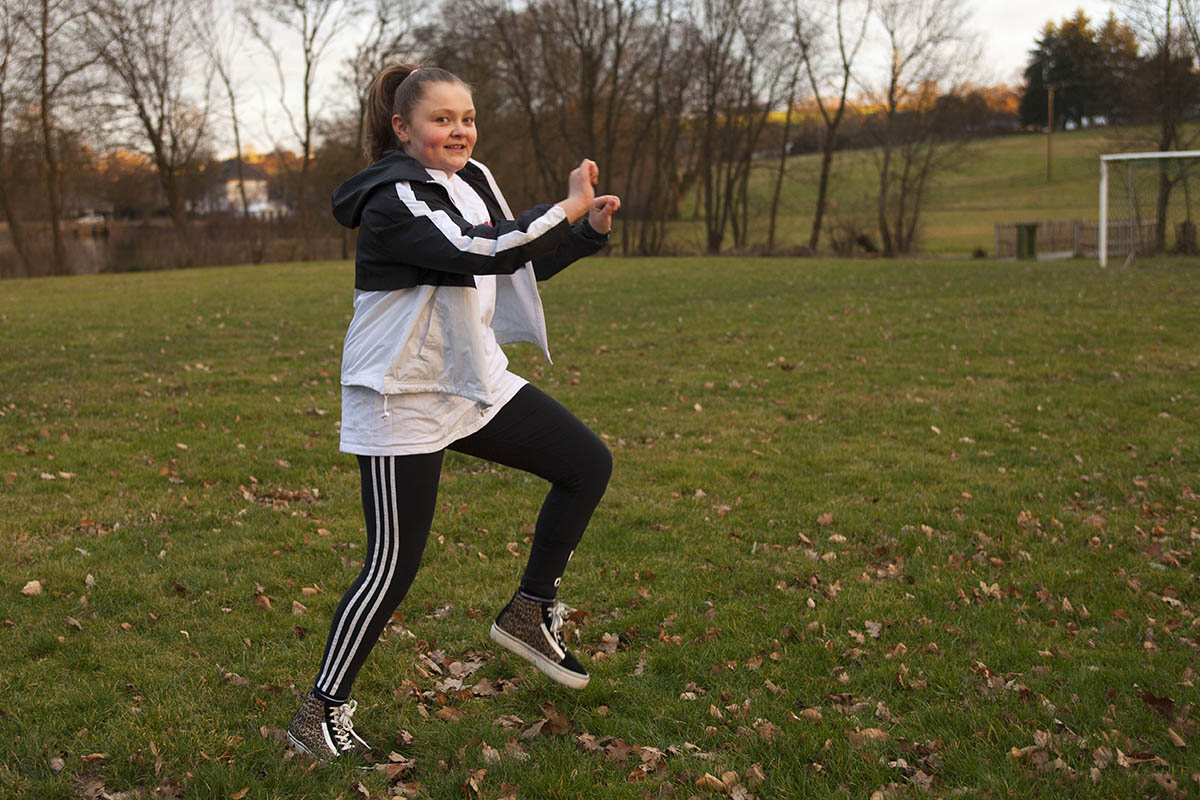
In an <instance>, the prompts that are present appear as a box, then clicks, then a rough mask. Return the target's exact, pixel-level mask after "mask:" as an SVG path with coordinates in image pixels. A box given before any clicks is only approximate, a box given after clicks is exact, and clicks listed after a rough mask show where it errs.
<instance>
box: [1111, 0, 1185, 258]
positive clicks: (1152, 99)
mask: <svg viewBox="0 0 1200 800" xmlns="http://www.w3.org/2000/svg"><path fill="white" fill-rule="evenodd" d="M1121 8H1122V11H1123V13H1124V16H1125V17H1126V19H1127V20H1128V22H1129V24H1130V26H1131V27H1132V28H1133V29H1134V30H1135V31H1136V32H1137V34H1138V37H1139V38H1140V39H1141V40H1142V41H1143V42H1145V43H1146V44H1147V45H1149V48H1150V53H1149V54H1148V55H1147V57H1146V58H1145V60H1144V63H1143V67H1142V70H1141V73H1142V74H1141V76H1140V77H1141V80H1139V81H1135V89H1134V91H1135V92H1136V93H1137V99H1138V102H1139V104H1140V105H1141V106H1142V107H1143V108H1144V110H1145V112H1147V113H1145V114H1144V116H1145V117H1146V118H1147V119H1152V120H1153V122H1154V123H1155V125H1156V130H1155V131H1154V134H1153V137H1152V138H1150V139H1148V140H1145V141H1143V142H1138V141H1137V138H1138V137H1136V136H1135V137H1134V139H1133V140H1132V141H1131V142H1130V143H1136V144H1138V145H1140V146H1141V147H1143V148H1145V147H1152V148H1154V149H1155V150H1159V151H1167V150H1188V149H1191V148H1192V146H1194V144H1195V143H1196V141H1197V139H1200V133H1197V132H1196V131H1195V129H1194V128H1189V127H1188V126H1185V125H1184V124H1183V122H1184V119H1185V117H1186V115H1188V114H1190V113H1191V112H1192V110H1193V109H1194V108H1195V106H1196V104H1197V102H1200V81H1198V79H1197V76H1196V73H1195V58H1196V56H1197V55H1198V54H1200V50H1198V49H1197V38H1196V12H1197V8H1198V5H1197V4H1196V3H1195V1H1194V0H1123V2H1122V3H1121ZM1158 166H1159V170H1158V193H1157V197H1156V199H1155V217H1154V219H1155V227H1154V242H1155V247H1156V248H1157V249H1159V250H1161V249H1163V248H1164V247H1165V246H1166V238H1167V211H1168V208H1169V206H1170V203H1171V193H1172V190H1173V189H1174V187H1175V185H1176V184H1177V183H1178V182H1180V181H1181V180H1184V179H1186V178H1187V177H1188V171H1187V170H1184V171H1182V172H1178V171H1176V172H1172V170H1170V169H1169V165H1168V164H1167V162H1166V161H1165V160H1164V161H1160V162H1159V164H1158Z"/></svg>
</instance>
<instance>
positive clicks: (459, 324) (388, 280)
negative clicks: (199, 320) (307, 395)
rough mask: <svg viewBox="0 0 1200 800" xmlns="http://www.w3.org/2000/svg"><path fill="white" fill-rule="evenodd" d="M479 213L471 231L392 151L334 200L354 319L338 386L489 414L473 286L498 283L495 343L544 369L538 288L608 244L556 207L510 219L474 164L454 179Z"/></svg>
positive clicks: (434, 187)
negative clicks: (513, 346) (485, 219)
mask: <svg viewBox="0 0 1200 800" xmlns="http://www.w3.org/2000/svg"><path fill="white" fill-rule="evenodd" d="M458 177H460V178H462V179H463V180H464V181H466V182H467V183H468V184H469V185H470V186H471V188H473V189H474V190H475V192H476V193H477V194H478V195H479V197H480V198H481V199H482V200H483V202H484V204H485V205H486V206H487V209H488V212H489V215H490V216H491V218H492V219H491V224H485V225H472V224H471V223H469V222H468V221H467V220H466V219H464V218H463V216H462V214H461V213H460V212H459V210H458V209H457V208H456V207H455V206H454V204H453V203H452V202H451V200H450V196H449V194H448V193H447V191H446V189H445V188H444V187H443V186H441V185H440V184H439V183H437V181H435V180H433V178H431V177H430V175H429V173H428V172H427V171H426V170H425V168H424V167H422V166H421V165H420V164H419V163H418V162H417V161H416V160H415V159H413V158H412V157H411V156H409V155H407V154H405V153H403V152H401V151H399V150H389V151H387V152H386V153H385V154H384V157H383V158H382V159H380V160H379V161H378V162H376V163H375V164H372V165H371V166H369V167H367V168H366V169H364V170H363V171H361V172H359V173H358V174H357V175H355V176H354V177H353V178H351V179H350V180H348V181H346V182H345V183H343V184H342V185H341V186H339V187H338V188H337V189H335V190H334V191H333V215H334V217H335V218H336V219H337V220H338V222H340V223H341V224H343V225H345V226H346V227H349V228H358V229H359V232H358V245H357V252H356V254H355V267H354V287H355V297H354V317H353V319H352V320H351V322H350V327H349V329H348V330H347V332H346V341H345V345H344V347H343V352H342V381H341V382H342V384H344V385H353V386H366V387H369V388H371V389H374V390H375V391H377V392H380V393H382V394H384V395H389V394H402V393H408V392H445V393H449V394H455V395H459V396H462V397H467V398H470V399H472V400H474V401H476V402H478V403H480V404H481V405H490V404H491V403H492V392H493V388H494V387H491V386H489V385H487V384H488V381H487V375H488V371H487V365H486V363H485V360H484V358H483V335H484V327H483V321H482V318H481V314H480V309H479V303H478V297H477V293H476V291H475V276H476V275H495V276H497V277H496V312H495V315H494V316H493V318H492V325H491V327H492V330H493V331H494V333H495V336H496V341H497V342H498V343H499V344H501V345H504V344H509V343H511V342H531V343H533V344H536V345H538V347H540V348H541V350H542V352H543V353H544V354H545V356H546V359H547V360H549V359H550V350H549V344H548V341H547V336H546V323H545V317H544V315H543V312H542V303H541V298H540V297H539V296H538V291H537V281H538V280H545V279H547V278H549V277H551V276H552V275H554V274H556V273H558V272H559V271H561V270H562V269H563V268H564V267H566V266H567V265H568V264H570V263H572V262H573V261H576V260H577V259H579V258H582V257H584V256H587V255H591V254H592V253H595V252H597V251H598V250H600V249H601V248H602V247H603V246H604V245H605V244H606V243H607V241H608V237H607V235H604V234H599V233H596V232H595V231H594V230H592V228H591V227H590V226H589V225H588V224H587V222H586V220H585V221H584V222H581V223H579V224H577V225H574V226H572V225H571V224H570V223H569V221H568V220H567V218H566V214H565V213H564V212H563V210H562V209H561V208H559V207H558V206H556V205H539V206H535V207H534V208H532V209H530V210H529V211H526V212H524V213H522V214H521V216H520V217H519V218H514V217H513V214H512V212H511V210H510V209H509V207H508V204H507V203H506V202H505V200H504V196H503V195H502V194H501V193H500V188H499V187H498V186H497V185H496V181H495V178H494V177H492V174H491V172H490V171H489V170H488V169H487V167H485V166H484V165H483V164H481V163H479V162H477V161H474V160H472V161H470V162H468V164H467V166H466V167H464V168H463V169H462V170H460V171H459V172H458Z"/></svg>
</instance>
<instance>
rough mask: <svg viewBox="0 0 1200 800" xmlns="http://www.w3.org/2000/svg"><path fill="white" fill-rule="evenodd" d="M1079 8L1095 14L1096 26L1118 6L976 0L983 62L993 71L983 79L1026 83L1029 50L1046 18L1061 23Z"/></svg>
mask: <svg viewBox="0 0 1200 800" xmlns="http://www.w3.org/2000/svg"><path fill="white" fill-rule="evenodd" d="M1079 8H1082V9H1083V11H1084V13H1085V14H1087V15H1088V17H1089V18H1091V20H1092V26H1093V27H1098V26H1099V25H1100V24H1101V23H1102V22H1103V21H1104V20H1105V19H1106V18H1107V17H1108V13H1109V11H1114V10H1116V9H1115V8H1114V5H1113V3H1104V2H1097V1H1096V0H1087V1H1084V0H975V14H974V21H975V29H976V30H978V31H980V32H981V33H982V34H983V43H984V58H983V65H984V67H985V69H987V70H988V71H989V72H991V73H992V74H991V75H983V76H980V77H981V81H982V82H984V83H989V82H996V83H1009V84H1018V83H1022V82H1023V80H1022V77H1021V73H1022V72H1023V71H1024V69H1025V63H1026V61H1027V59H1028V53H1029V50H1030V49H1032V48H1033V42H1034V40H1035V39H1037V37H1038V35H1039V34H1040V33H1041V31H1042V28H1043V27H1044V26H1045V24H1046V22H1047V21H1049V20H1053V21H1054V23H1055V24H1057V23H1059V22H1061V21H1062V20H1063V19H1067V18H1069V17H1073V16H1075V11H1076V9H1079ZM1117 16H1118V17H1120V14H1119V13H1118V15H1117Z"/></svg>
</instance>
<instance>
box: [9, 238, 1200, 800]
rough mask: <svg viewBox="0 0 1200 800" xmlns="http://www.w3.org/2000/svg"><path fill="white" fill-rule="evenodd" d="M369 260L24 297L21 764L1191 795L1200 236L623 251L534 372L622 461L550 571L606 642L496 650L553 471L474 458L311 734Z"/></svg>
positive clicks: (559, 299) (15, 364)
mask: <svg viewBox="0 0 1200 800" xmlns="http://www.w3.org/2000/svg"><path fill="white" fill-rule="evenodd" d="M351 282H352V270H351V268H350V267H349V266H348V265H346V264H309V265H286V266H271V267H241V268H229V269H210V270H201V271H183V272H174V273H157V274H130V275H120V276H98V277H89V278H73V279H68V280H62V279H56V280H38V281H26V282H10V283H7V284H5V285H4V287H3V292H2V293H0V342H2V344H0V348H2V350H0V352H2V355H3V357H2V358H0V496H2V497H3V513H2V514H0V544H2V546H3V552H2V556H0V698H2V703H0V742H2V743H3V744H2V749H3V754H4V755H3V758H2V759H0V796H2V797H22V798H24V797H29V798H39V799H40V798H80V797H84V798H103V797H109V798H150V797H187V798H205V799H208V798H230V800H239V799H240V798H288V799H289V800H291V799H293V798H336V797H342V798H345V799H346V800H349V799H350V798H392V797H396V796H400V797H418V798H420V797H428V798H449V797H464V796H466V797H472V798H476V797H479V798H503V797H521V798H641V797H650V798H660V797H675V798H689V797H693V796H696V797H702V798H709V797H713V798H715V797H726V796H727V797H733V798H748V797H755V798H762V799H763V800H766V799H767V798H807V797H852V798H923V797H945V798H952V797H981V798H1001V797H1022V798H1023V797H1064V798H1077V797H1092V796H1094V797H1122V798H1133V797H1185V796H1195V795H1196V793H1197V792H1200V756H1198V755H1197V750H1198V749H1200V741H1198V740H1197V730H1198V725H1200V713H1198V712H1197V702H1198V701H1200V695H1198V693H1197V689H1196V680H1197V671H1198V670H1200V665H1198V663H1197V653H1198V649H1197V647H1198V645H1197V642H1198V640H1200V617H1198V616H1197V610H1198V603H1200V586H1198V581H1197V567H1198V566H1200V559H1198V558H1197V547H1198V545H1200V438H1198V435H1197V433H1198V431H1200V271H1198V270H1197V267H1196V266H1195V264H1192V263H1186V262H1161V263H1149V264H1143V265H1139V266H1138V267H1137V268H1134V269H1129V270H1120V269H1117V270H1108V271H1101V270H1099V269H1097V268H1096V266H1095V264H1094V263H1082V262H1079V263H1076V262H1071V263H1056V264H1053V265H1048V264H1047V265H1043V264H1038V265H1018V264H1011V263H1010V264H997V263H987V264H984V263H979V262H972V263H967V262H827V261H790V260H737V259H706V260H698V259H679V260H670V259H663V260H621V261H613V260H607V261H606V260H593V261H591V262H589V263H585V264H581V265H578V266H576V267H574V268H573V269H572V270H569V271H568V272H566V273H564V274H563V275H561V276H559V277H558V278H556V279H555V280H554V281H551V282H550V283H549V284H547V285H546V286H545V287H544V290H545V291H544V297H545V302H546V307H547V313H548V317H549V326H550V331H551V339H552V348H553V351H554V355H555V359H556V360H555V363H554V365H546V364H544V363H542V362H541V361H540V359H539V357H538V355H537V354H536V353H535V352H534V350H533V348H531V347H527V346H516V347H512V348H509V353H510V358H511V360H512V363H513V367H514V369H516V371H518V372H519V373H521V374H523V375H525V376H527V377H529V378H530V379H531V380H533V381H534V382H535V383H536V384H538V385H539V386H541V387H542V388H544V389H545V390H547V391H548V392H550V393H551V394H552V395H554V396H556V397H557V398H559V399H560V400H561V401H562V402H564V403H565V404H566V405H567V406H568V407H570V408H571V409H573V410H574V411H575V412H576V413H577V414H578V415H579V416H580V417H581V418H583V419H584V420H585V421H587V422H588V423H589V424H590V425H591V426H592V427H593V428H594V429H595V430H596V431H597V432H599V433H601V435H603V437H604V438H605V440H606V441H607V442H608V444H609V447H610V448H611V449H612V451H613V453H614V457H615V462H616V470H615V474H614V478H613V481H612V484H611V485H610V488H609V492H608V495H607V496H606V498H605V500H604V501H603V503H602V504H601V507H600V509H599V511H598V513H597V516H596V518H595V519H594V520H593V523H592V525H591V527H590V529H589V531H588V533H587V535H586V537H585V539H584V542H583V545H582V546H581V547H580V549H579V551H578V553H577V554H576V557H575V559H574V560H573V561H572V564H571V567H570V569H569V571H568V573H567V576H566V578H565V580H564V582H563V587H562V590H561V597H562V599H563V600H564V601H565V602H567V603H568V604H569V605H571V606H572V607H573V608H574V609H575V611H574V613H573V614H572V617H571V623H570V624H569V626H568V627H569V628H570V635H571V636H572V638H573V646H574V647H575V648H576V649H577V650H578V651H579V652H580V653H581V654H582V657H583V660H584V661H585V662H586V663H588V664H589V665H590V668H591V670H592V673H593V679H592V682H591V684H590V685H589V687H588V688H587V689H586V690H584V691H582V692H572V691H571V690H568V689H565V688H562V687H559V686H558V685H556V684H553V683H552V682H550V681H548V680H547V679H545V678H543V677H542V676H541V675H540V674H538V673H536V672H535V671H533V670H532V669H531V668H529V667H527V666H526V665H525V664H523V663H521V662H519V661H518V660H516V659H515V658H513V657H511V656H509V655H507V654H506V653H504V652H502V651H499V650H498V649H496V648H494V647H493V646H492V645H491V643H490V642H489V641H488V638H487V629H488V626H489V625H490V623H491V620H492V618H493V616H494V615H495V613H496V611H497V610H498V609H499V608H500V607H501V606H502V605H503V603H504V602H505V601H506V600H507V598H508V596H509V595H510V594H511V592H512V589H513V587H514V585H515V582H516V580H517V578H518V576H519V574H520V570H521V567H522V565H523V563H524V558H525V556H526V554H527V553H528V547H529V544H528V540H529V533H530V530H531V523H532V522H533V519H534V517H535V515H536V512H537V507H538V505H539V503H540V501H541V497H542V495H543V494H544V491H545V488H546V487H545V486H544V485H543V484H542V483H541V482H540V481H538V480H536V479H533V478H530V477H528V476H526V475H523V474H521V473H518V472H514V471H511V470H507V469H499V468H496V467H494V466H492V465H489V464H485V463H482V462H478V461H474V460H471V459H468V458H466V457H462V456H458V455H453V454H452V455H451V456H450V457H448V459H447V461H446V466H445V471H444V476H443V481H442V486H441V493H440V496H439V511H438V514H437V517H436V519H435V521H434V530H433V532H432V534H431V537H432V538H431V541H430V544H429V547H428V548H427V550H426V555H425V563H424V565H423V568H422V571H421V573H420V574H419V576H418V579H417V582H416V584H415V585H414V587H413V590H412V592H411V593H410V595H409V597H408V598H407V599H406V600H405V601H404V603H403V604H402V605H401V607H400V608H399V609H398V611H397V614H396V615H395V617H394V620H393V624H392V625H391V626H390V627H389V629H388V631H387V632H386V634H385V636H384V638H383V640H382V641H381V642H380V643H379V645H378V646H377V647H376V649H375V652H374V653H373V655H372V657H371V659H370V661H369V662H368V664H367V666H366V667H365V668H364V670H363V672H362V674H361V676H360V679H359V681H358V683H357V685H356V687H355V693H354V694H355V697H356V699H357V700H358V703H359V706H358V713H357V714H356V716H355V720H356V727H357V730H358V731H359V732H360V733H361V734H362V735H363V736H364V737H366V738H367V739H368V740H370V741H371V742H373V743H374V744H375V745H376V746H377V759H376V760H377V762H378V763H377V764H376V765H375V766H376V768H375V769H374V770H370V771H362V770H358V769H355V768H354V766H353V765H350V764H337V765H333V766H317V765H313V764H312V763H311V762H309V761H307V760H306V759H304V758H300V757H292V756H289V755H287V754H286V753H285V751H284V747H283V745H282V743H281V737H282V733H283V729H284V728H285V727H286V725H287V722H288V719H289V717H290V716H291V714H292V712H293V710H294V709H295V707H296V705H297V703H298V699H299V697H300V696H302V694H303V693H304V692H306V691H307V690H308V688H309V686H310V684H311V681H312V679H313V677H314V675H313V673H314V670H315V668H316V665H317V661H318V659H319V658H320V654H321V649H322V647H323V645H324V636H325V633H326V630H327V625H328V622H329V618H330V615H331V613H332V610H333V608H334V606H335V605H336V604H337V601H338V598H339V596H340V593H341V591H342V590H343V589H344V587H345V586H347V585H348V583H349V582H350V580H351V579H352V578H353V577H354V575H355V574H356V573H357V570H358V568H359V566H360V564H361V559H362V555H363V550H364V537H363V534H362V531H361V524H362V523H361V516H360V509H359V505H358V496H357V492H358V484H357V480H358V479H357V471H356V467H355V464H354V461H353V459H352V457H350V456H346V455H343V454H339V453H337V421H338V416H339V391H338V383H337V378H338V371H339V359H340V352H341V339H342V335H343V333H344V329H345V325H346V321H347V319H348V317H349V314H350V310H351V309H350V295H351V289H350V287H351Z"/></svg>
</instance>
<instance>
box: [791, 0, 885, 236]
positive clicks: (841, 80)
mask: <svg viewBox="0 0 1200 800" xmlns="http://www.w3.org/2000/svg"><path fill="white" fill-rule="evenodd" d="M830 5H832V6H833V7H832V8H830ZM872 8H873V0H826V2H824V3H823V4H819V5H818V6H816V7H814V5H813V4H811V3H801V2H799V0H792V33H793V38H794V40H795V42H796V44H797V45H798V46H799V47H800V54H801V59H802V60H803V63H804V71H805V74H806V75H807V76H808V82H809V86H810V88H811V89H812V93H813V98H814V100H815V102H816V105H817V110H818V111H820V113H821V120H822V121H823V122H824V126H825V129H824V132H823V134H822V136H821V171H820V174H819V175H818V177H817V200H816V205H815V207H814V208H813V221H812V229H811V231H810V233H809V235H808V249H809V250H810V251H811V252H816V250H817V246H818V245H819V244H820V241H821V225H822V223H823V221H824V218H825V206H826V201H827V198H828V195H829V176H830V173H831V171H832V168H833V154H834V152H835V151H836V150H837V144H838V130H839V129H840V128H841V124H842V121H843V119H844V118H845V115H846V111H847V110H848V109H849V106H850V104H849V102H848V97H849V91H850V84H851V81H852V78H853V76H854V62H855V61H856V60H857V58H858V54H859V52H860V51H861V49H862V45H863V42H864V41H866V38H867V27H868V22H869V21H870V19H871V12H872Z"/></svg>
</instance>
